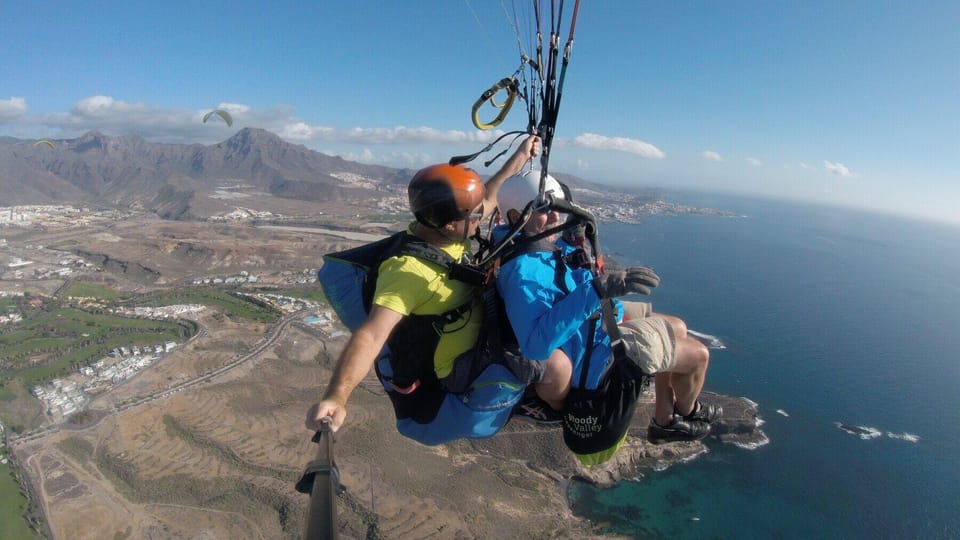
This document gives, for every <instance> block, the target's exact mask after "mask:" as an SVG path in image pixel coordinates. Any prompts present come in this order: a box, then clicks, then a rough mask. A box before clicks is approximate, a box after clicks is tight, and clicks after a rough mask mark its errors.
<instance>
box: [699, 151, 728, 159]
mask: <svg viewBox="0 0 960 540" xmlns="http://www.w3.org/2000/svg"><path fill="white" fill-rule="evenodd" d="M700 155H702V156H703V159H709V160H710V161H723V157H721V156H720V154H718V153H716V152H714V151H713V150H704V151H703V154H700Z"/></svg>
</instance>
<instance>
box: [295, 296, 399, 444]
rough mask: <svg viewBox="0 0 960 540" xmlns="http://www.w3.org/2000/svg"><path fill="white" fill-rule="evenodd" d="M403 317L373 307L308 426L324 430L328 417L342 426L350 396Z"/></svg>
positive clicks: (335, 425)
mask: <svg viewBox="0 0 960 540" xmlns="http://www.w3.org/2000/svg"><path fill="white" fill-rule="evenodd" d="M401 320H403V315H401V314H399V313H397V312H396V311H393V310H391V309H388V308H385V307H381V306H377V305H374V306H373V309H371V310H370V316H369V317H367V320H366V321H364V323H363V324H361V325H360V327H359V328H357V330H356V331H355V332H354V333H353V336H351V337H350V340H349V341H348V342H347V345H346V347H344V349H343V352H342V353H341V354H340V359H339V360H337V367H336V369H335V370H334V372H333V376H332V377H331V378H330V384H329V385H327V390H326V392H324V394H323V400H322V401H320V402H319V403H315V404H313V405H312V406H311V407H310V409H309V410H308V411H307V419H306V426H307V429H310V430H314V431H316V430H318V429H320V420H321V419H322V418H325V417H327V416H329V417H331V418H333V423H332V425H331V427H332V428H333V430H334V431H336V430H338V429H340V426H342V425H343V422H344V419H345V418H346V416H347V399H349V398H350V394H351V393H353V390H354V388H356V387H357V385H359V384H360V381H362V380H363V378H364V377H366V376H367V373H369V372H370V368H372V367H373V363H374V362H375V361H376V359H377V356H378V355H379V353H380V350H381V349H383V346H384V344H385V343H386V342H387V338H389V337H390V333H391V332H393V329H394V328H395V327H396V326H397V324H399V323H400V321H401Z"/></svg>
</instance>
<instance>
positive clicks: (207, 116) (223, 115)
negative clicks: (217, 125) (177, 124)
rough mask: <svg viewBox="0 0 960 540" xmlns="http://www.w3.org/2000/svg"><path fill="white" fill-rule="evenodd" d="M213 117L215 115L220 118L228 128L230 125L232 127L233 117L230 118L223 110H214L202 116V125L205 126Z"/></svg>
mask: <svg viewBox="0 0 960 540" xmlns="http://www.w3.org/2000/svg"><path fill="white" fill-rule="evenodd" d="M213 115H217V116H219V117H220V118H222V119H223V121H224V122H226V123H227V125H228V126H232V125H233V117H232V116H230V113H228V112H227V111H225V110H223V109H214V110H212V111H210V112H208V113H207V114H205V115H203V123H204V124H206V123H207V120H209V119H210V117H211V116H213Z"/></svg>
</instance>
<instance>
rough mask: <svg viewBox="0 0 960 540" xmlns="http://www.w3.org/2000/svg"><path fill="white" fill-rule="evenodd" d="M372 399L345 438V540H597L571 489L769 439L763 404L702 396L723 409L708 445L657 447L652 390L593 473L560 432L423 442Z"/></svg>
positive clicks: (515, 429)
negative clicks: (401, 429)
mask: <svg viewBox="0 0 960 540" xmlns="http://www.w3.org/2000/svg"><path fill="white" fill-rule="evenodd" d="M367 388H368V389H369V388H370V387H367ZM364 394H367V393H366V392H365V393H364ZM371 394H379V392H376V391H371V392H370V394H368V395H366V396H363V397H361V396H357V395H356V394H355V397H360V398H361V399H360V400H358V402H359V403H358V405H359V406H360V407H363V408H366V406H367V404H369V405H374V406H375V408H376V409H378V410H379V411H380V412H379V413H373V411H366V412H364V413H362V416H363V420H362V422H360V423H359V424H360V425H357V424H353V426H352V427H351V428H349V429H347V428H345V429H344V430H341V433H338V434H337V437H338V443H337V447H338V449H337V456H338V457H337V460H338V462H339V464H340V470H341V475H342V478H343V484H344V486H345V487H346V488H347V491H346V493H345V494H344V495H343V496H342V497H341V498H340V500H339V507H338V510H339V512H340V531H341V535H342V537H345V538H425V537H437V538H454V537H456V538H515V537H521V536H522V537H527V538H592V537H598V536H599V535H598V533H597V531H596V530H594V529H593V526H592V525H591V524H590V523H589V522H588V521H586V520H585V519H581V518H579V517H577V516H575V515H574V514H573V513H572V511H571V509H570V505H569V502H568V500H567V489H568V487H569V486H570V484H571V483H572V482H589V483H592V484H595V485H598V486H605V487H609V486H613V485H615V484H617V483H618V482H620V481H623V480H629V479H637V478H641V477H643V476H644V475H648V474H657V471H661V470H663V469H664V468H667V467H670V466H682V463H683V462H685V461H688V460H691V459H695V458H696V456H698V455H700V454H702V453H705V452H708V451H709V448H710V447H711V446H715V445H718V444H734V445H737V446H740V447H743V448H745V449H749V448H754V447H756V446H759V445H762V444H765V443H766V441H767V438H766V435H765V434H764V433H763V431H762V430H761V429H760V428H759V424H760V422H759V421H758V418H757V406H756V404H754V403H753V402H751V401H749V400H747V399H744V398H738V397H729V396H722V395H716V394H709V393H705V394H704V399H706V400H709V401H711V402H714V403H719V404H720V405H722V406H723V408H724V417H723V419H722V420H721V421H720V422H719V423H717V424H716V425H715V426H714V429H713V433H711V435H710V436H709V437H708V438H706V439H705V440H703V441H697V442H677V443H669V444H663V445H653V444H650V443H648V442H647V441H646V426H647V423H648V422H649V418H650V414H651V412H652V409H653V402H652V394H651V393H650V392H648V393H647V394H645V395H644V397H643V398H642V402H641V404H640V407H639V408H638V410H637V414H636V416H635V418H634V422H633V425H632V427H631V431H630V435H629V437H628V439H627V444H626V445H625V446H624V447H623V448H622V449H621V450H620V452H618V454H617V456H616V457H615V458H614V459H612V460H610V461H609V462H607V463H605V464H602V465H600V466H596V467H592V468H587V467H584V466H582V465H580V463H579V462H578V461H577V460H576V459H575V458H574V457H573V456H572V455H571V454H570V452H569V451H568V450H567V449H566V447H565V446H564V445H563V439H562V436H561V432H560V430H559V429H558V428H545V427H542V426H536V425H531V424H524V423H519V422H511V423H510V424H508V425H507V427H506V428H505V429H504V430H502V431H501V432H500V433H498V434H497V435H496V436H494V437H492V438H489V439H481V440H467V441H457V442H455V443H451V444H448V445H443V446H439V447H426V446H422V445H419V444H417V443H414V442H412V441H408V440H406V439H404V438H403V437H400V436H399V435H398V434H397V433H396V430H395V429H394V428H393V426H392V417H391V415H390V411H389V409H386V408H383V407H382V406H383V405H384V404H385V403H384V402H386V401H388V400H387V399H386V397H385V396H382V395H378V396H376V397H374V396H373V395H371ZM373 400H375V401H373ZM386 407H389V405H386ZM351 414H353V413H351ZM744 451H746V450H744Z"/></svg>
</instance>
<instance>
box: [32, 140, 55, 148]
mask: <svg viewBox="0 0 960 540" xmlns="http://www.w3.org/2000/svg"><path fill="white" fill-rule="evenodd" d="M41 144H45V145H47V146H49V147H50V148H53V143H52V142H50V141H48V140H46V139H40V140H39V141H37V142H35V143H33V144H32V145H31V146H40V145H41Z"/></svg>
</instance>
